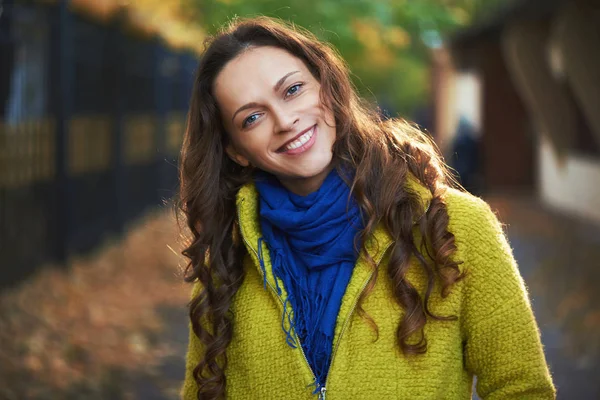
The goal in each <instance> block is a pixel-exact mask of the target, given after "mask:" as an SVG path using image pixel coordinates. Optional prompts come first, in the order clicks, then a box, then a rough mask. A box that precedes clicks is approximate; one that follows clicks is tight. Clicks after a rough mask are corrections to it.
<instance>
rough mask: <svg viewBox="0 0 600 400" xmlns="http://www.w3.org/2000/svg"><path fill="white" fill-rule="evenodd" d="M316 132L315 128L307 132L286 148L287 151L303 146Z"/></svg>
mask: <svg viewBox="0 0 600 400" xmlns="http://www.w3.org/2000/svg"><path fill="white" fill-rule="evenodd" d="M314 132H315V128H314V127H313V128H312V129H311V130H310V131H308V132H306V133H305V134H304V135H302V136H300V137H299V138H298V139H296V140H294V141H293V142H292V143H290V144H288V145H287V146H285V150H286V151H287V150H294V149H297V148H298V147H300V146H302V145H303V144H305V143H306V142H308V141H309V140H310V138H311V137H312V135H313V133H314Z"/></svg>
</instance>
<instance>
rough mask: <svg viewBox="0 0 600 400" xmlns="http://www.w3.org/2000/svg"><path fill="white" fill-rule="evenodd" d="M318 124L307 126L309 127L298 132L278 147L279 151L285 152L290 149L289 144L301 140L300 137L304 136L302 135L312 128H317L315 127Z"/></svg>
mask: <svg viewBox="0 0 600 400" xmlns="http://www.w3.org/2000/svg"><path fill="white" fill-rule="evenodd" d="M316 126H317V125H316V124H315V125H313V126H311V127H309V128H307V129H305V130H303V131H302V132H300V133H298V134H297V135H296V136H294V137H293V138H291V139H290V140H288V141H287V142H285V143H284V144H283V146H281V147H280V148H279V149H277V152H278V153H283V152H285V151H287V150H289V149H288V146H289V145H290V144H292V143H293V142H295V141H296V140H299V139H300V138H301V137H302V135H304V134H306V133H307V132H309V131H310V130H312V129H315V128H316Z"/></svg>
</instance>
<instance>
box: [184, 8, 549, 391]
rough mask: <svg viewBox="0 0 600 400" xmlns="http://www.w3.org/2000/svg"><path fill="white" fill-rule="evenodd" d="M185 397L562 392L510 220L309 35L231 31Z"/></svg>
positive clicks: (196, 219) (219, 71) (221, 62)
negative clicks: (386, 114) (381, 110)
mask: <svg viewBox="0 0 600 400" xmlns="http://www.w3.org/2000/svg"><path fill="white" fill-rule="evenodd" d="M180 167H181V176H180V179H181V205H180V207H181V210H182V212H183V214H184V215H185V218H186V221H187V226H188V227H189V229H190V230H191V232H192V238H191V243H189V246H188V247H187V248H186V249H185V250H184V251H183V254H184V255H185V256H186V257H188V258H189V264H188V268H187V269H186V280H187V281H188V282H193V283H194V286H193V294H192V301H191V303H190V319H191V322H190V342H189V349H188V355H187V368H186V377H185V382H184V385H183V389H182V396H183V397H184V398H185V399H195V398H202V399H216V398H222V397H228V398H232V399H238V398H252V399H310V398H315V397H316V396H318V397H320V398H325V396H327V397H328V398H332V399H374V398H402V399H468V398H471V387H472V381H473V376H474V375H476V376H477V391H478V394H479V395H480V396H481V397H482V398H485V399H517V398H518V399H522V398H527V399H551V398H554V388H553V386H552V381H551V378H550V375H549V372H548V368H547V366H546V363H545V359H544V355H543V351H542V347H541V343H540V338H539V333H538V329H537V326H536V323H535V320H534V317H533V314H532V312H531V308H530V304H529V300H528V297H527V294H526V291H525V287H524V284H523V281H522V279H521V277H520V275H519V272H518V270H517V267H516V265H515V261H514V259H513V256H512V253H511V250H510V247H509V246H508V244H507V241H506V239H505V237H504V235H503V232H502V228H501V226H500V224H499V222H498V220H497V219H496V217H495V215H494V214H493V213H492V212H491V211H490V208H489V207H488V205H487V204H486V203H484V202H483V201H482V200H480V199H478V198H476V197H474V196H471V195H469V194H468V193H465V192H463V191H461V190H458V189H455V188H453V185H452V182H451V179H450V177H449V175H448V173H447V171H446V169H445V166H444V164H443V162H442V161H441V159H440V157H439V156H438V154H437V153H436V151H435V150H434V146H433V144H432V143H431V142H430V141H429V140H428V139H426V137H425V136H424V135H423V134H421V132H419V131H418V130H417V129H416V128H414V127H413V126H411V125H409V124H408V123H406V122H403V121H398V120H389V121H385V122H384V121H382V120H381V119H380V118H379V117H378V116H377V114H376V112H374V111H370V110H369V108H368V107H367V106H366V105H364V104H363V103H361V102H360V101H359V99H358V97H357V95H356V93H355V91H354V90H353V88H352V86H351V83H350V80H349V77H348V70H347V68H346V67H345V65H344V63H343V62H342V61H341V60H340V58H339V57H338V56H337V55H336V54H335V53H334V51H333V50H331V49H330V48H329V47H328V46H327V45H325V44H323V43H321V42H319V41H318V40H317V39H316V38H315V37H314V36H312V35H311V34H309V33H308V32H306V31H303V30H300V29H298V28H295V27H290V26H286V25H284V24H283V23H280V22H276V21H273V20H270V19H267V18H259V19H253V20H247V21H242V22H237V23H235V24H233V25H232V26H230V27H229V28H228V29H226V30H225V31H223V32H222V33H221V34H219V35H218V36H216V37H215V38H214V39H213V40H212V42H211V44H210V45H209V46H208V48H207V50H206V52H205V53H204V55H203V57H202V60H201V61H200V65H199V68H198V72H197V77H196V81H195V86H194V90H193V95H192V99H191V105H190V113H189V118H188V128H187V132H186V136H185V140H184V144H183V149H182V157H181V166H180Z"/></svg>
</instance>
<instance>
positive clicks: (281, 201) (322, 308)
mask: <svg viewBox="0 0 600 400" xmlns="http://www.w3.org/2000/svg"><path fill="white" fill-rule="evenodd" d="M256 188H257V190H258V193H259V195H260V224H261V230H262V235H263V237H262V238H261V239H259V249H261V242H262V241H264V242H266V244H267V247H268V249H269V252H270V255H271V261H272V268H273V275H274V276H275V277H276V279H275V282H276V285H277V291H278V293H279V295H281V289H280V287H279V283H278V280H280V281H281V282H283V285H284V287H285V289H286V291H287V299H282V300H283V302H284V313H283V318H282V328H283V330H284V332H285V333H286V341H287V343H288V345H290V346H291V347H294V348H295V347H296V342H295V340H294V336H293V333H292V332H293V331H295V333H296V334H297V336H298V338H299V339H300V342H301V346H302V348H303V349H304V353H305V355H306V358H307V360H308V362H309V364H310V366H311V368H312V370H313V372H314V374H315V377H316V382H314V384H315V385H316V387H315V392H316V391H318V390H319V388H320V387H321V386H323V385H324V384H325V379H326V375H327V371H328V369H329V363H330V361H331V360H330V358H331V351H332V343H333V335H334V328H335V323H336V319H337V316H338V313H339V310H340V305H341V302H342V296H343V295H344V293H345V291H346V287H347V286H348V282H349V280H350V276H351V274H352V270H353V268H354V264H355V262H356V258H357V253H356V251H355V250H354V238H355V236H356V234H357V233H358V231H359V229H362V222H361V218H360V212H359V208H358V205H357V204H356V202H355V201H354V199H353V198H350V188H349V187H348V185H346V183H345V182H344V181H343V180H342V179H341V178H340V176H339V175H338V173H337V171H336V170H335V169H334V170H332V172H331V173H330V174H329V175H328V176H327V178H326V179H325V181H324V182H323V184H322V185H321V187H320V188H319V189H318V190H317V191H316V192H313V193H311V194H309V195H307V196H299V195H296V194H294V193H292V192H290V191H288V190H287V189H285V188H284V187H283V186H282V185H281V184H280V183H279V181H278V180H277V178H275V177H274V176H273V175H269V174H266V173H259V174H258V175H257V179H256ZM349 200H350V201H349ZM259 258H260V263H261V267H262V268H263V274H264V273H265V271H264V262H263V258H262V253H261V254H259ZM265 276H266V275H265ZM277 278H278V279H277ZM288 304H289V306H291V309H290V307H289V306H288ZM286 326H287V329H286Z"/></svg>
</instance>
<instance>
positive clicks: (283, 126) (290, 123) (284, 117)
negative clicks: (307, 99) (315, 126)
mask: <svg viewBox="0 0 600 400" xmlns="http://www.w3.org/2000/svg"><path fill="white" fill-rule="evenodd" d="M274 114H275V132H276V133H285V132H289V131H291V130H294V129H295V128H296V125H297V124H298V121H300V117H299V116H298V114H296V113H294V112H290V111H286V110H283V109H278V110H275V111H274Z"/></svg>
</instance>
